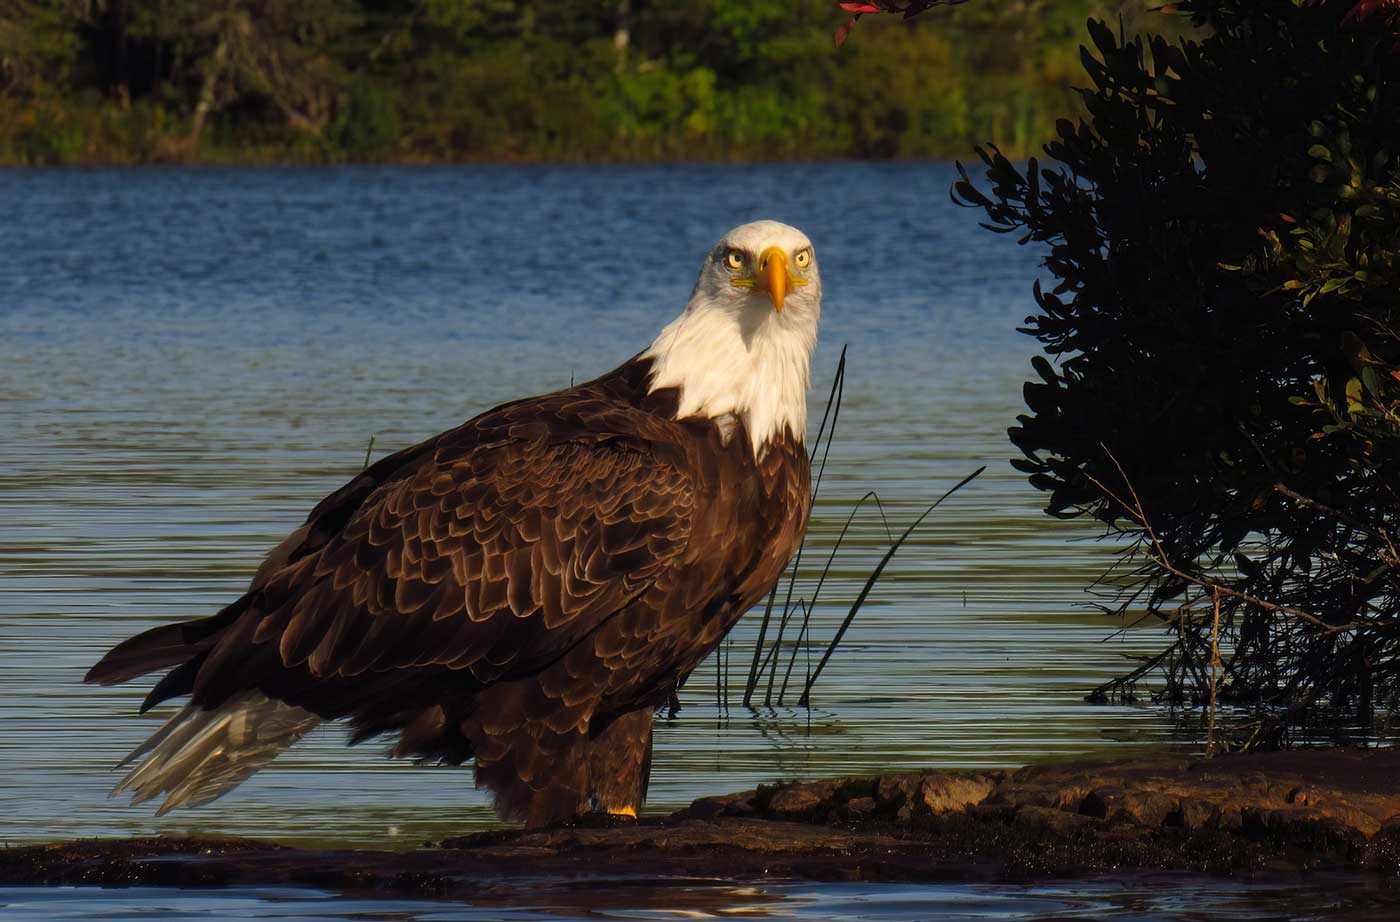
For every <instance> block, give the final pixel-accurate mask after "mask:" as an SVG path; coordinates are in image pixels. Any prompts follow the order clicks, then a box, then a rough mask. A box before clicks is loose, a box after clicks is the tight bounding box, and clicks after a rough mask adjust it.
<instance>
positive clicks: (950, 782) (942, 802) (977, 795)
mask: <svg viewBox="0 0 1400 922" xmlns="http://www.w3.org/2000/svg"><path fill="white" fill-rule="evenodd" d="M995 789H996V781H995V780H994V779H993V778H992V777H990V776H987V775H956V774H952V773H950V772H940V773H938V774H934V775H928V776H926V777H925V778H924V779H923V781H922V783H921V784H920V785H919V800H918V803H919V804H921V805H922V807H923V810H924V811H925V812H927V813H929V814H930V815H932V816H938V815H939V814H941V813H951V812H955V811H959V810H965V809H967V808H968V807H971V806H976V805H977V804H980V803H981V802H982V801H984V800H986V799H987V798H988V797H989V796H990V795H991V793H992V791H994V790H995Z"/></svg>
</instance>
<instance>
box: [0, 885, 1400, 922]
mask: <svg viewBox="0 0 1400 922" xmlns="http://www.w3.org/2000/svg"><path fill="white" fill-rule="evenodd" d="M482 889H483V891H484V893H483V896H482V898H481V899H480V900H479V902H477V903H476V904H474V905H472V906H463V905H461V904H452V903H442V902H433V901H429V900H398V899H393V900H371V899H365V898H355V897H346V896H341V895H337V894H332V893H326V892H324V891H317V890H301V889H286V888H271V887H268V888H259V889H246V888H238V889H231V890H184V891H178V890H160V889H155V888H148V887H134V888H131V889H126V890H115V891H114V890H96V889H88V890H80V889H71V888H52V889H48V890H39V889H34V888H10V889H6V888H0V915H3V917H4V918H5V919H6V920H7V922H39V920H43V922H58V920H89V919H104V920H144V919H159V920H161V922H203V920H205V919H207V918H208V917H209V916H210V914H211V913H212V914H217V915H218V916H219V917H220V918H240V919H277V920H292V922H333V920H367V919H393V920H396V922H448V920H452V922H564V920H569V919H627V920H634V922H637V920H647V919H653V920H675V919H719V918H735V917H738V918H757V919H775V920H778V919H792V920H808V919H819V920H824V922H858V920H877V919H878V920H880V922H924V920H929V919H938V920H940V922H1051V920H1082V922H1090V920H1094V922H1099V920H1107V919H1122V920H1131V922H1323V920H1333V919H1338V920H1339V919H1345V920H1347V922H1392V920H1394V919H1395V918H1396V913H1397V912H1400V894H1397V893H1396V892H1395V891H1394V890H1393V888H1391V887H1388V886H1386V885H1383V884H1377V883H1374V882H1366V881H1363V880H1360V879H1355V878H1346V877H1336V878H1333V877H1324V878H1319V879H1314V880H1310V881H1309V882H1308V883H1307V884H1304V885H1300V884H1250V883H1240V882H1234V881H1202V880H1199V879H1196V878H1192V877H1190V876H1187V875H1153V876H1143V877H1129V878H1120V879H1093V880H1087V881H1072V882H1058V881H1056V882H1050V883H1042V884H1030V885H1027V884H998V885H987V884H924V885H918V886H908V885H901V884H786V885H783V884H777V885H770V884H762V885H753V886H734V885H732V884H724V883H721V882H718V881H706V880H687V881H673V882H670V883H669V885H668V886H667V888H666V889H665V890H664V892H662V893H660V894H658V891H657V889H656V888H655V886H654V882H652V881H634V882H630V883H629V882H625V881H624V882H609V883H608V884H606V885H602V886H600V885H599V884H598V883H596V882H594V883H588V884H582V885H580V884H554V885H544V886H539V887H535V888H533V889H531V890H530V891H528V892H524V893H522V892H521V891H520V890H517V889H513V888H510V887H508V886H507V887H504V888H502V887H500V886H499V885H497V884H495V883H493V882H485V883H484V884H483V888H482Z"/></svg>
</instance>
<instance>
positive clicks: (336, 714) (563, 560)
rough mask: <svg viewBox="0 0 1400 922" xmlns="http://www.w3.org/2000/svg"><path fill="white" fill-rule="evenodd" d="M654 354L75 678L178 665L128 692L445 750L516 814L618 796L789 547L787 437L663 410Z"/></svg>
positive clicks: (800, 491) (628, 795) (668, 403)
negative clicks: (229, 599) (758, 442)
mask: <svg viewBox="0 0 1400 922" xmlns="http://www.w3.org/2000/svg"><path fill="white" fill-rule="evenodd" d="M649 370H650V361H649V360H647V359H634V360H632V361H631V362H628V363H627V364H625V365H623V366H622V367H621V368H619V369H617V370H616V371H614V372H611V373H610V374H608V375H605V376H604V377H602V378H599V379H597V380H595V381H591V382H588V383H586V384H582V385H579V386H577V387H572V388H569V389H568V390H564V391H559V392H557V393H554V394H549V395H546V396H543V397H536V398H531V399H528V400H523V401H518V402H516V403H511V404H506V405H504V406H502V407H498V408H496V409H494V410H491V411H489V412H487V413H484V414H482V415H481V416H478V417H477V418H475V419H473V420H471V421H470V422H468V423H466V424H464V425H462V426H460V427H458V428H456V429H453V430H451V431H449V432H445V433H443V434H441V435H438V436H436V437H434V438H432V439H429V440H427V441H425V442H423V443H421V444H419V445H416V446H414V447H412V448H408V449H405V450H404V451H401V452H399V453H397V454H395V455H392V456H390V457H387V458H385V459H383V460H382V461H380V462H378V463H377V464H375V465H373V466H372V467H370V468H368V469H367V470H366V471H364V472H363V473H362V474H360V475H359V476H357V477H356V478H354V479H353V480H352V481H350V482H349V483H348V484H346V485H345V486H344V487H343V488H341V489H340V490H338V491H336V492H335V493H333V494H332V495H330V496H329V497H327V498H326V499H325V500H323V501H322V502H321V503H320V504H319V505H317V506H316V508H315V509H314V510H313V511H312V513H311V515H310V517H309V518H308V519H307V522H306V524H305V525H304V526H303V527H302V528H300V529H298V531H297V532H296V533H294V534H293V535H292V536H291V537H290V538H289V539H288V540H287V541H286V542H284V543H283V544H282V545H281V546H280V547H279V548H277V550H275V551H274V552H273V554H272V555H271V556H270V557H269V559H268V561H267V562H266V563H265V564H264V565H263V567H262V568H261V569H260V570H259V571H258V574H257V576H256V577H255V578H254V580H253V582H252V585H251V586H250V589H249V592H248V593H247V594H246V595H245V596H243V597H242V598H240V599H238V600H237V601H236V602H234V603H233V604H232V605H230V606H229V607H227V608H226V609H224V610H223V611H221V612H220V613H219V614H217V615H215V616H213V617H211V618H206V619H202V620H197V621H189V622H184V623H181V624H176V625H170V626H166V627H161V628H156V629H154V630H151V631H148V632H146V633H144V634H142V635H140V636H138V637H135V638H132V639H131V640H129V641H127V642H125V643H123V644H121V645H120V646H118V647H117V648H115V649H114V650H112V651H111V652H110V653H109V654H108V655H107V656H106V657H105V658H104V659H103V660H102V662H100V663H99V664H98V665H97V666H95V667H93V670H92V672H91V673H90V674H89V680H91V681H98V682H103V683H110V682H120V681H124V680H126V679H129V678H131V677H133V676H136V675H141V674H144V673H148V672H152V671H156V670H160V669H165V668H168V667H173V668H172V669H171V670H170V672H169V673H168V674H167V675H166V676H165V677H164V678H163V679H162V680H161V681H160V683H159V684H158V685H157V686H156V688H155V689H154V690H153V691H152V693H151V696H150V698H148V699H147V706H149V705H150V704H153V703H155V702H157V701H162V700H165V699H167V698H171V697H174V696H177V695H185V694H188V695H189V696H190V698H191V703H192V705H194V706H197V707H198V708H203V709H205V710H215V709H218V708H220V707H223V706H226V705H227V703H228V702H230V701H237V700H240V696H245V695H249V694H252V693H260V694H261V695H263V696H266V697H267V698H268V699H272V700H273V701H281V702H286V703H287V704H288V705H292V706H294V707H296V708H300V709H304V710H305V711H309V712H311V714H312V715H315V716H317V717H320V718H321V719H345V720H347V721H349V723H350V724H351V725H352V727H353V728H354V733H355V739H356V740H357V741H358V740H362V739H366V738H368V737H371V736H376V735H378V734H383V733H390V734H393V733H397V734H398V737H399V738H398V743H397V747H396V753H397V754H400V755H408V756H417V757H424V758H428V759H441V760H445V761H447V762H451V763H461V762H463V761H465V760H467V759H475V762H476V773H477V780H478V783H480V784H482V785H485V786H487V787H489V788H490V789H491V790H492V791H494V792H495V794H496V797H497V803H498V806H499V807H500V808H501V810H502V812H503V813H504V814H505V815H508V816H513V817H520V818H524V819H526V820H527V821H528V822H529V823H531V824H532V825H539V824H544V823H550V822H555V821H560V820H566V819H569V818H571V817H573V816H576V815H578V814H579V813H582V812H585V811H587V810H590V809H592V810H614V811H616V810H624V811H625V810H627V809H635V808H636V807H637V806H638V805H639V804H640V802H641V800H642V798H643V796H644V794H645V787H646V778H647V772H648V769H649V763H650V753H651V715H652V711H653V709H654V708H656V707H657V706H658V705H660V704H663V703H664V702H665V701H666V700H667V698H668V697H669V695H670V693H671V691H672V690H674V689H675V688H676V687H677V686H678V684H679V683H680V682H681V681H683V680H684V678H685V676H686V675H688V674H689V673H690V671H691V670H693V669H694V668H695V667H696V666H697V665H698V664H699V663H700V662H701V660H703V659H704V658H705V656H706V655H707V654H708V653H709V652H710V651H711V650H712V649H713V648H714V647H715V645H716V644H717V643H718V642H719V640H720V638H722V637H723V636H724V634H725V633H726V632H727V631H728V630H729V629H730V628H731V627H732V626H733V625H734V623H735V622H736V621H737V620H738V618H739V616H740V615H742V614H743V613H744V612H745V611H746V610H747V609H749V608H750V607H751V606H752V605H753V604H754V603H755V602H757V601H758V600H759V599H760V598H762V597H763V596H764V595H765V594H766V593H767V592H768V590H769V589H770V588H771V587H772V586H773V585H774V583H775V582H776V581H777V579H778V577H779V575H780V573H781V571H782V570H783V568H784V566H785V565H786V564H787V562H788V559H789V558H790V557H791V555H792V554H793V552H794V551H795V550H796V548H797V546H798V544H799V543H800V542H801V539H802V534H803V531H804V529H805V527H806V521H807V513H808V504H809V470H808V464H807V458H806V455H805V453H804V449H803V446H802V444H801V442H800V441H799V440H798V439H797V438H795V437H793V436H792V435H791V434H790V433H787V434H786V435H782V436H779V437H777V438H775V439H774V440H772V441H771V442H770V443H769V444H768V445H767V446H766V447H765V448H764V449H763V451H762V452H761V453H759V456H758V457H757V458H755V452H754V450H753V447H752V446H751V444H750V442H749V437H748V434H747V433H746V432H745V430H744V426H743V423H742V422H738V421H735V420H733V419H732V418H728V417H726V418H725V419H723V420H721V421H719V422H716V421H710V420H707V419H701V418H693V419H682V420H677V419H675V418H674V416H675V411H676V406H677V400H676V392H675V391H674V390H669V389H668V390H661V391H657V392H656V393H654V394H648V393H647V385H648V373H649Z"/></svg>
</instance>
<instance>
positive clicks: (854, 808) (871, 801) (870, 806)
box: [846, 797, 875, 817]
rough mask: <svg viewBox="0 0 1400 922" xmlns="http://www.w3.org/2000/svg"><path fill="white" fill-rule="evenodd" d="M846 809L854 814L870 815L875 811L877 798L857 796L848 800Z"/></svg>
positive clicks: (859, 815)
mask: <svg viewBox="0 0 1400 922" xmlns="http://www.w3.org/2000/svg"><path fill="white" fill-rule="evenodd" d="M846 810H847V812H849V813H850V814H851V815H852V816H857V817H861V816H869V815H870V814H872V813H874V812H875V798H873V797H857V798H855V799H853V800H849V801H847V802H846Z"/></svg>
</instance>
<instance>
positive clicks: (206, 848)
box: [0, 749, 1400, 899]
mask: <svg viewBox="0 0 1400 922" xmlns="http://www.w3.org/2000/svg"><path fill="white" fill-rule="evenodd" d="M1132 868H1143V869H1154V870H1166V869H1173V868H1179V869H1182V870H1192V871H1196V872H1208V873H1235V872H1240V871H1245V870H1248V871H1251V872H1257V871H1259V869H1273V870H1274V871H1279V870H1282V869H1294V870H1303V869H1309V870H1311V869H1319V868H1348V869H1368V870H1370V871H1371V872H1373V873H1378V874H1385V875H1388V876H1391V877H1397V876H1400V750H1396V749H1389V750H1371V751H1365V752H1354V751H1344V750H1343V751H1333V752H1326V753H1319V752H1303V751H1299V752H1281V753H1270V754H1259V755H1244V756H1238V755H1230V756H1221V757H1216V758H1212V759H1209V760H1205V759H1200V758H1198V757H1195V756H1189V755H1184V754H1181V753H1178V752H1171V751H1168V752H1165V753H1159V754H1156V755H1148V756H1143V757H1138V758H1134V759H1123V760H1115V761H1097V762H1095V761H1076V762H1062V763H1046V764H1043V765H1037V766H1034V767H1031V768H1026V769H1021V770H1019V771H1016V772H1012V773H1007V772H978V773H968V772H947V771H928V772H922V773H917V774H915V773H901V774H893V775H884V776H879V777H874V778H840V779H833V780H830V781H817V782H801V783H788V784H781V785H777V786H774V787H763V788H759V789H758V790H757V791H746V792H742V793H738V794H731V795H726V796H724V797H709V798H704V799H702V800H699V801H696V802H695V803H694V804H692V805H691V806H690V807H689V808H687V809H686V810H682V811H680V812H678V813H676V814H673V815H672V816H669V817H664V818H658V817H643V819H642V820H641V821H640V822H637V823H627V824H624V825H616V826H613V825H608V826H602V827H597V828H591V827H589V825H588V824H576V825H572V826H563V827H558V828H554V829H544V830H519V829H501V830H492V831H488V832H479V833H475V834H473V835H470V836H465V837H462V838H460V839H453V840H448V841H446V842H444V843H443V847H440V848H426V849H420V850H418V851H412V852H373V851H352V850H340V851H330V852H318V851H303V850H299V849H290V848H282V847H278V846H273V845H271V844H269V843H260V842H255V841H244V840H191V839H185V840H180V839H164V838H156V839H108V840H99V841H86V842H75V843H59V844H55V845H48V846H28V847H23V848H0V885H21V884H51V885H61V884H86V885H104V886H136V885H158V886H236V885H249V886H254V885H258V886H314V887H323V888H337V887H339V888H351V889H356V890H357V891H363V892H365V893H367V894H378V895H381V896H389V895H422V894H425V893H428V894H431V895H433V896H434V898H441V899H458V898H461V899H471V898H473V896H472V895H473V894H478V893H479V892H480V882H481V881H482V880H483V879H490V880H492V881H497V882H499V885H500V886H501V887H504V888H507V889H508V888H510V887H512V886H520V887H522V888H527V887H531V886H534V884H533V883H531V882H532V881H538V880H542V879H547V880H549V881H571V882H572V883H571V884H570V885H572V886H588V885H590V884H589V881H590V880H592V881H596V879H597V878H598V877H599V875H613V876H616V875H619V874H621V875H629V874H635V875H639V876H648V875H651V876H655V875H663V876H664V875H673V876H703V877H719V878H725V879H734V880H758V879H767V878H772V877H788V878H793V879H807V880H901V881H933V880H942V881H947V880H970V879H976V880H987V879H1000V878H1007V877H1016V878H1024V877H1027V876H1037V875H1061V876H1063V875H1074V874H1085V873H1094V872H1097V871H1105V870H1126V869H1132ZM551 885H553V884H551ZM493 886H495V884H493Z"/></svg>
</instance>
